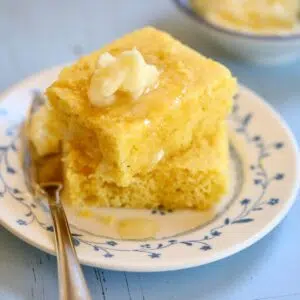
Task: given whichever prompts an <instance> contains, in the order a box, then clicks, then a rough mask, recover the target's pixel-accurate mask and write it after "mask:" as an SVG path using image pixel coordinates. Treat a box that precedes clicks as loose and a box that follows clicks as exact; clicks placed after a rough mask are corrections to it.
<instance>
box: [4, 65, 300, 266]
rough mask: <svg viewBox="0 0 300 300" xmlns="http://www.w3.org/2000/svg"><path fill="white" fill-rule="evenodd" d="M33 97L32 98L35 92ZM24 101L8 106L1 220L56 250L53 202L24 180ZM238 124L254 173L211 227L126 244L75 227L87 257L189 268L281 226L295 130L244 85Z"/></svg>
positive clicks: (235, 115) (292, 172)
mask: <svg viewBox="0 0 300 300" xmlns="http://www.w3.org/2000/svg"><path fill="white" fill-rule="evenodd" d="M53 72H54V71H50V72H49V74H50V75H51V76H50V75H49V74H48V73H45V74H46V75H42V77H43V76H44V77H45V78H44V79H45V83H43V85H42V86H40V88H43V86H47V85H48V84H49V81H50V78H53V77H54V74H53ZM55 72H57V70H56V71H55ZM48 76H49V79H47V78H48ZM51 80H52V79H51ZM34 85H35V82H34V81H32V86H34ZM27 93H28V91H27ZM28 94H29V93H28ZM26 97H27V101H29V100H30V97H31V96H30V95H27V96H26ZM14 101H15V102H14ZM20 103H21V101H20V99H17V98H14V99H13V100H11V99H10V100H9V101H4V104H2V105H1V106H0V125H1V126H0V141H1V142H0V143H1V145H0V220H1V222H2V223H3V224H4V225H5V226H6V227H7V228H9V229H11V230H12V231H13V232H14V233H15V234H17V235H18V236H20V237H21V238H24V239H25V240H27V241H28V242H30V243H32V244H34V245H35V246H37V247H41V248H42V249H44V250H47V251H49V252H52V253H53V252H54V244H53V239H51V237H52V236H53V226H52V224H51V220H50V218H49V211H48V207H47V205H45V204H44V203H43V202H39V201H35V200H34V199H32V197H30V195H28V192H27V190H26V187H25V185H24V183H23V182H22V180H23V179H22V178H23V177H22V171H21V168H20V165H19V158H18V155H19V154H20V152H21V149H20V147H21V143H20V139H19V136H18V134H19V128H20V122H21V121H22V119H23V117H22V116H21V115H18V116H16V109H17V107H18V105H19V104H20ZM22 105H23V104H22ZM23 106H24V107H25V106H26V105H25V104H24V105H23ZM274 116H275V117H274ZM264 122H267V123H268V126H269V129H268V128H265V127H266V126H264V125H263V124H264ZM230 128H231V131H232V136H233V141H232V142H233V145H234V147H236V146H237V145H238V150H239V151H238V152H239V153H242V157H241V159H242V164H243V169H244V172H245V174H246V177H245V178H238V179H240V180H241V181H242V182H241V189H242V190H241V192H240V193H238V194H237V195H236V197H235V198H234V202H233V203H232V204H231V205H230V207H228V208H227V210H226V211H225V212H224V213H222V214H220V215H219V216H218V218H217V219H215V220H213V221H212V222H209V223H207V224H206V225H205V226H204V227H199V228H197V229H195V230H193V231H191V232H187V233H185V234H180V235H177V236H172V237H169V238H168V237H166V238H162V239H157V240H155V239H154V240H146V241H130V242H126V241H122V240H117V239H113V238H111V239H110V238H99V237H97V236H93V235H91V234H89V233H86V232H84V231H82V230H80V229H76V230H74V229H73V230H72V234H73V240H74V244H75V246H76V247H77V250H78V255H79V258H80V260H81V261H82V262H83V263H86V264H91V265H96V266H101V267H106V268H112V269H117V270H119V269H122V270H125V269H126V270H139V271H144V270H148V271H149V270H151V271H153V270H169V269H177V268H184V267H185V266H192V265H194V266H195V265H200V264H203V263H207V262H211V261H214V260H216V259H220V258H222V257H224V256H228V255H230V254H233V253H235V252H237V251H239V250H241V249H243V248H245V247H247V246H248V245H250V244H252V243H253V242H255V241H256V240H257V239H259V238H260V237H262V236H263V235H265V234H266V233H268V232H269V231H270V230H271V229H272V228H274V226H275V225H276V224H278V222H279V221H280V220H281V219H282V218H283V216H284V215H285V214H286V213H287V211H288V209H289V208H290V207H291V204H292V203H293V198H294V197H295V193H296V189H297V180H296V179H297V169H296V167H295V166H296V165H297V150H296V147H295V145H294V144H293V140H292V137H291V134H290V133H289V131H288V129H287V128H286V126H285V125H284V123H283V122H282V120H280V119H279V117H278V116H276V114H275V113H274V112H273V111H272V110H270V108H269V107H268V106H267V105H266V104H264V103H263V101H262V100H261V99H260V98H259V97H257V96H256V95H254V94H253V93H252V92H251V91H249V90H247V89H245V88H243V87H242V88H241V90H240V96H237V97H236V99H235V104H234V107H233V111H232V114H231V118H230ZM239 144H241V146H240V145H239ZM245 149H247V150H246V151H245ZM282 162H283V163H282ZM12 211H13V214H12V213H11V212H12ZM173 214H174V213H173V212H172V211H165V210H163V209H157V210H152V211H149V215H150V216H155V217H162V218H167V217H168V216H171V215H173ZM236 232H239V235H236V234H235V233H236ZM36 235H38V236H39V237H36ZM41 237H43V238H42V239H43V241H41ZM49 237H50V238H49ZM228 249H229V250H228Z"/></svg>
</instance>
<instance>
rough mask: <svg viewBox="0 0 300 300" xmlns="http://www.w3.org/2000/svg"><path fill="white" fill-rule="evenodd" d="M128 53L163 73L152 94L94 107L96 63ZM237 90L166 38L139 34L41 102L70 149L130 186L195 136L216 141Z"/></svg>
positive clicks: (91, 60) (76, 68)
mask: <svg viewBox="0 0 300 300" xmlns="http://www.w3.org/2000/svg"><path fill="white" fill-rule="evenodd" d="M133 48H137V50H139V51H140V52H141V54H142V55H143V57H144V59H145V61H146V62H147V63H149V64H153V65H155V66H156V67H157V68H158V70H159V71H160V75H159V79H158V86H157V88H155V89H153V90H152V91H150V92H149V93H146V94H144V95H142V96H141V97H140V98H139V99H138V100H136V101H131V99H130V97H129V96H128V95H127V94H126V93H121V92H119V93H118V94H117V95H116V97H117V101H116V103H115V104H113V105H111V106H109V107H106V108H99V107H94V106H92V105H91V103H90V101H89V99H88V89H89V84H90V80H91V76H92V75H93V72H94V71H95V68H96V64H97V61H98V59H99V56H100V55H101V54H103V53H105V52H109V53H110V54H112V55H114V56H117V55H118V54H120V53H122V52H123V51H125V50H131V49H133ZM235 90H236V82H235V80H234V79H233V77H232V76H231V74H230V72H229V70H228V69H226V68H225V67H224V66H222V65H220V64H219V63H217V62H214V61H212V60H210V59H208V58H206V57H204V56H202V55H200V54H199V53H197V52H196V51H194V50H192V49H190V48H189V47H187V46H185V45H183V44H181V43H180V42H179V41H177V40H175V39H174V38H172V37H171V36H170V35H168V34H166V33H164V32H161V31H158V30H156V29H154V28H144V29H141V30H138V31H135V32H133V33H131V34H128V35H126V36H124V37H123V38H121V39H119V40H117V41H115V42H113V43H111V44H110V45H108V46H106V47H104V48H102V49H101V50H99V51H96V52H94V53H92V54H90V55H89V56H86V57H83V58H81V59H80V60H79V61H78V62H77V63H75V64H74V65H72V66H70V67H67V68H64V69H63V70H62V72H61V73H60V75H59V77H58V79H57V80H56V81H55V82H54V83H53V84H52V85H51V86H50V87H49V88H48V89H47V91H46V94H47V96H48V99H49V102H50V104H51V105H52V107H53V109H54V110H55V111H56V112H57V115H58V117H59V118H60V119H62V120H64V122H65V124H66V127H65V133H66V137H67V138H68V139H69V140H70V142H71V143H72V144H73V147H78V148H80V150H81V151H83V152H84V153H86V155H87V156H89V157H90V159H91V160H93V162H94V163H95V164H96V165H97V166H98V171H99V174H100V176H101V177H102V178H103V179H104V180H105V181H107V182H115V183H117V184H118V185H120V186H127V185H129V184H130V182H131V181H132V178H133V176H135V175H136V174H142V173H146V172H148V171H150V170H151V169H153V168H154V167H155V165H156V163H157V162H158V161H159V160H160V159H164V158H165V157H167V156H170V155H172V154H174V153H175V152H178V151H181V150H183V149H184V148H187V147H188V146H189V145H190V144H191V142H192V139H193V135H194V133H195V130H197V132H198V134H199V132H203V134H205V135H207V134H210V133H211V134H214V132H215V128H216V124H217V123H218V122H219V121H221V120H223V119H224V118H226V116H227V114H228V113H229V111H230V108H231V104H232V96H233V94H234V93H235Z"/></svg>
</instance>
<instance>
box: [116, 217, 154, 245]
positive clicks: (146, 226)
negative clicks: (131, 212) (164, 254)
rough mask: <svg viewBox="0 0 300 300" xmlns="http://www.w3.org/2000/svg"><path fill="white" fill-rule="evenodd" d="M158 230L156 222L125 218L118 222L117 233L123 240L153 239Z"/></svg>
mask: <svg viewBox="0 0 300 300" xmlns="http://www.w3.org/2000/svg"><path fill="white" fill-rule="evenodd" d="M158 229H159V227H158V224H157V222H155V221H154V220H150V219H145V218H127V219H123V220H121V221H119V222H118V233H119V235H120V237H121V238H123V239H129V240H135V239H147V238H153V237H155V235H156V233H157V232H158Z"/></svg>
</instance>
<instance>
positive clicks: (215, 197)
mask: <svg viewBox="0 0 300 300" xmlns="http://www.w3.org/2000/svg"><path fill="white" fill-rule="evenodd" d="M63 161H64V180H65V193H64V194H65V197H64V198H65V201H66V202H69V204H71V205H72V206H75V207H81V208H82V207H86V206H95V207H128V208H156V207H159V206H162V207H164V208H165V209H177V208H193V209H200V210H203V209H208V208H210V207H211V206H212V205H213V204H214V203H216V202H218V201H219V200H220V198H221V197H222V196H223V195H224V194H225V193H226V192H227V190H228V181H229V178H228V177H229V176H228V173H229V172H228V171H229V170H228V169H229V153H228V132H227V124H225V123H222V124H220V126H219V128H218V129H217V130H216V133H215V134H214V135H211V136H207V137H205V138H203V136H202V138H200V137H197V136H196V137H195V138H194V141H193V144H192V146H191V147H190V148H189V149H188V150H186V151H184V152H181V153H178V154H177V155H175V156H173V157H170V158H168V159H165V160H162V161H161V162H160V163H158V164H157V165H156V167H155V169H153V170H152V171H150V172H148V173H146V174H139V175H137V176H135V178H134V182H133V183H132V184H130V185H129V186H128V187H120V186H118V185H116V184H115V183H111V182H109V183H108V182H104V181H103V179H101V178H97V177H96V174H97V173H98V172H96V170H97V166H96V165H93V163H92V162H91V160H90V159H89V158H87V157H86V156H84V155H83V154H82V152H81V151H80V149H76V148H74V147H72V146H71V145H70V144H69V143H67V142H64V153H63Z"/></svg>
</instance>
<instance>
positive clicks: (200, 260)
mask: <svg viewBox="0 0 300 300" xmlns="http://www.w3.org/2000/svg"><path fill="white" fill-rule="evenodd" d="M63 66H65V64H64V65H59V66H54V67H51V68H48V69H44V70H42V71H40V72H37V73H35V74H33V75H31V76H29V77H26V78H24V79H23V80H21V81H19V82H17V83H15V84H13V85H11V86H10V87H9V88H7V89H6V90H4V91H3V92H1V93H0V101H3V100H4V99H5V98H6V97H7V96H8V95H9V94H11V93H13V92H14V91H16V90H18V89H22V88H25V87H26V86H28V85H29V84H30V83H32V82H33V81H34V80H36V79H38V78H40V77H46V76H49V74H50V73H53V72H55V71H58V70H59V69H61V68H62V67H63ZM239 86H240V87H241V88H242V89H243V90H245V91H246V92H248V93H251V94H253V95H254V96H255V97H256V98H257V99H259V101H260V102H261V103H262V104H263V105H264V106H265V107H266V108H267V109H268V110H269V111H270V113H271V114H272V115H273V116H274V118H275V119H276V122H278V123H280V125H281V127H282V128H283V129H284V132H285V134H286V136H287V139H288V140H289V142H290V146H291V149H292V151H293V152H294V154H295V156H294V158H295V163H296V165H295V182H294V184H293V188H292V189H291V190H290V191H289V194H290V197H289V198H287V200H286V201H285V202H286V204H285V205H284V206H283V207H282V209H281V211H280V212H278V214H277V215H276V216H275V217H274V218H273V219H272V220H270V221H269V222H268V223H267V224H266V225H265V226H264V227H262V228H260V229H259V230H258V231H257V232H256V233H255V234H253V235H252V236H251V237H249V238H248V239H246V240H245V241H244V242H241V243H236V244H233V245H231V246H229V247H227V248H226V249H223V250H220V251H217V252H216V253H214V254H213V255H211V256H207V257H206V258H204V257H201V256H200V255H199V256H191V257H190V258H189V257H185V259H184V260H180V261H174V260H173V261H171V260H169V261H160V264H151V263H150V262H149V263H148V264H147V266H145V264H143V263H140V262H137V263H136V264H135V263H134V261H130V260H128V261H129V263H125V264H122V265H121V264H120V263H119V262H120V260H119V259H118V260H115V261H112V260H105V259H103V260H101V262H100V261H94V262H92V260H89V259H86V258H85V257H81V256H80V255H79V260H80V263H81V264H83V265H88V266H92V267H100V268H104V269H108V270H115V271H129V272H156V271H171V270H179V269H186V268H191V267H196V266H200V265H205V264H208V263H212V262H215V261H218V260H221V259H223V258H225V257H228V256H231V255H233V254H236V253H238V252H240V251H242V250H244V249H246V248H248V247H249V246H251V245H253V244H254V243H256V242H257V241H259V240H260V239H262V238H263V237H264V236H266V235H267V234H268V233H270V232H271V231H272V230H273V229H274V228H275V227H276V226H277V225H278V224H279V223H280V222H281V221H282V220H283V219H284V218H285V217H286V215H287V213H288V212H289V210H290V209H291V207H292V206H293V204H294V203H295V201H296V199H297V193H298V190H299V188H300V181H299V180H297V178H298V179H299V174H300V170H299V161H300V159H299V147H298V144H297V141H296V138H295V136H294V134H293V133H292V131H291V129H290V128H289V126H288V124H287V123H286V121H285V120H284V119H283V118H282V117H281V116H280V114H279V113H278V112H277V111H276V110H275V109H274V108H273V107H272V105H270V104H269V103H268V102H267V101H266V100H265V99H264V97H262V96H260V95H259V94H258V93H256V92H255V91H253V90H252V89H250V88H247V87H246V86H244V85H243V84H239ZM0 225H2V226H3V227H4V228H6V229H7V230H8V231H9V232H11V233H12V234H13V235H15V236H16V237H18V238H20V239H21V240H23V241H25V242H26V243H27V244H29V245H31V246H34V247H35V248H38V249H40V250H42V251H44V252H46V253H48V254H51V255H55V250H51V249H49V248H46V247H44V246H43V245H41V244H39V243H37V242H36V241H35V240H34V239H29V238H28V237H27V236H26V235H24V234H22V233H21V231H18V230H16V229H15V228H14V227H11V226H10V225H9V224H8V223H6V222H5V221H4V220H3V219H2V218H0Z"/></svg>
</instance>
